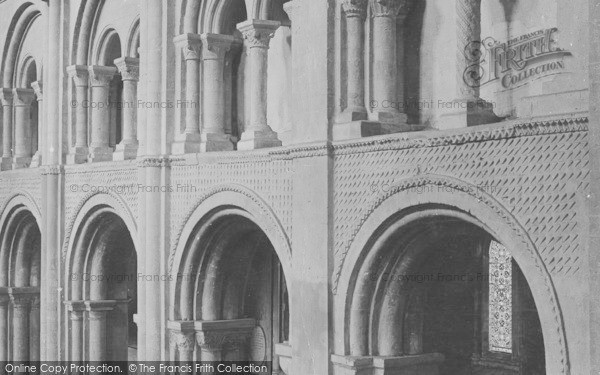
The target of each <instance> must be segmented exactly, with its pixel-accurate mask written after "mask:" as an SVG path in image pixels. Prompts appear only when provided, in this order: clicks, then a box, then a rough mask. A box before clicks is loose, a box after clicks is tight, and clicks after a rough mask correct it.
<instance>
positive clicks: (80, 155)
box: [67, 146, 88, 164]
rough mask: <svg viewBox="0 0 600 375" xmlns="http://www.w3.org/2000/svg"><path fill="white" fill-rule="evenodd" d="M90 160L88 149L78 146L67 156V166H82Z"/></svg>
mask: <svg viewBox="0 0 600 375" xmlns="http://www.w3.org/2000/svg"><path fill="white" fill-rule="evenodd" d="M87 160H88V148H87V147H80V146H76V147H73V148H71V151H69V154H68V155H67V164H82V163H86V162H87Z"/></svg>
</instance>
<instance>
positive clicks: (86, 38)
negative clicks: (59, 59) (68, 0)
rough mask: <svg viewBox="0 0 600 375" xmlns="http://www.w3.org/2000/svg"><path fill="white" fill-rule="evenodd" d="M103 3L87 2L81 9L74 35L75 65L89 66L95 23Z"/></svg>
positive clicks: (96, 1) (98, 1)
mask: <svg viewBox="0 0 600 375" xmlns="http://www.w3.org/2000/svg"><path fill="white" fill-rule="evenodd" d="M101 7H102V1H100V0H87V1H83V2H82V3H81V5H80V7H79V12H78V14H77V21H76V25H75V31H74V33H73V46H75V48H74V49H73V56H72V59H73V60H74V64H77V65H89V64H88V61H89V55H90V51H91V47H92V45H91V41H92V37H93V33H94V26H95V21H96V19H97V16H98V14H99V13H100V9H101Z"/></svg>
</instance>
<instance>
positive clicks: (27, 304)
mask: <svg viewBox="0 0 600 375" xmlns="http://www.w3.org/2000/svg"><path fill="white" fill-rule="evenodd" d="M40 218H41V216H40V212H39V209H38V208H37V206H36V205H35V203H34V202H33V201H32V200H31V198H30V197H28V196H26V195H23V194H16V195H14V196H13V197H12V198H11V199H10V200H9V201H8V202H7V203H6V204H5V205H4V207H3V211H2V216H1V217H0V301H1V302H0V320H2V325H0V358H1V359H2V360H3V361H6V360H8V359H11V360H18V361H35V360H39V358H40V310H39V306H40V305H39V302H40V299H39V298H40V297H39V296H40V285H41V282H42V279H41V231H40V225H39V223H40ZM9 325H10V326H11V327H12V328H11V329H10V330H9V329H8V326H9Z"/></svg>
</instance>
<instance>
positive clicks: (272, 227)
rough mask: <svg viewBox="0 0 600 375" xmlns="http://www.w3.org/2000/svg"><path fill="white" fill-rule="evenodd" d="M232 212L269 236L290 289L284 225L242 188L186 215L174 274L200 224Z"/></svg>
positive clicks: (223, 190) (218, 194)
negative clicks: (231, 210) (220, 212)
mask: <svg viewBox="0 0 600 375" xmlns="http://www.w3.org/2000/svg"><path fill="white" fill-rule="evenodd" d="M224 209H233V210H234V211H235V212H236V214H237V215H240V216H244V217H246V218H248V219H249V220H251V221H252V222H254V223H255V224H256V225H257V226H258V227H259V228H260V229H261V230H262V231H263V232H264V233H265V235H266V236H267V238H268V239H269V241H270V242H271V244H272V245H273V248H274V250H275V253H276V254H277V257H278V258H279V261H280V262H281V266H282V268H283V273H284V275H285V277H286V279H287V280H288V288H290V284H291V282H292V278H291V276H292V270H291V262H292V252H291V245H290V242H289V239H288V237H287V235H286V233H285V230H284V229H283V227H282V225H281V223H280V222H279V220H278V219H277V216H276V215H275V213H274V212H273V211H272V210H271V208H270V207H269V206H268V205H267V204H266V203H265V202H264V201H263V200H262V198H260V197H259V196H258V195H256V194H255V193H254V192H252V191H251V190H249V189H246V188H244V187H242V186H236V185H230V186H221V187H217V188H215V189H212V191H210V192H209V193H207V194H205V195H204V197H202V199H200V201H199V204H197V205H195V206H194V208H193V210H192V211H190V212H189V213H188V214H187V215H186V219H185V221H184V224H183V227H182V228H181V230H180V231H179V233H178V235H177V239H176V245H175V248H174V249H173V250H172V254H171V256H170V259H169V269H170V273H171V274H177V273H178V272H181V271H182V269H183V268H182V267H184V264H185V260H186V257H187V256H188V250H189V247H188V244H189V241H190V237H191V236H192V234H193V233H194V231H195V229H196V227H197V225H198V223H200V222H201V221H202V220H203V218H206V217H208V216H209V215H210V214H211V213H212V214H214V213H217V214H218V213H219V211H220V210H224ZM178 287H179V285H178V283H173V284H172V285H171V294H170V295H171V297H170V298H171V301H170V304H169V305H170V311H169V315H170V316H171V318H172V319H176V317H175V311H174V307H175V305H176V304H177V303H178V302H179V301H177V300H176V299H177V296H179V295H180V294H179V293H178V292H177V288H178Z"/></svg>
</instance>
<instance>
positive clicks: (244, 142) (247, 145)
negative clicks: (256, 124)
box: [237, 129, 281, 150]
mask: <svg viewBox="0 0 600 375" xmlns="http://www.w3.org/2000/svg"><path fill="white" fill-rule="evenodd" d="M279 146H281V141H280V140H279V139H278V138H277V133H275V132H274V131H273V130H271V129H268V130H261V131H254V130H249V131H245V132H244V133H242V136H241V138H240V140H239V141H238V143H237V149H238V150H256V149H258V148H268V147H279Z"/></svg>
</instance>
